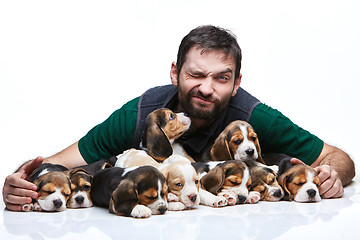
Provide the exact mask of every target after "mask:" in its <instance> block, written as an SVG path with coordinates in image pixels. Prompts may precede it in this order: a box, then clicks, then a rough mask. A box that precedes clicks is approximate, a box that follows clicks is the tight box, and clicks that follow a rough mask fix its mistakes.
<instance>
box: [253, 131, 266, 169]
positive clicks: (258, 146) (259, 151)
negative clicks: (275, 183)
mask: <svg viewBox="0 0 360 240" xmlns="http://www.w3.org/2000/svg"><path fill="white" fill-rule="evenodd" d="M255 148H256V151H257V153H258V158H257V159H256V160H257V161H258V162H260V163H262V164H264V165H266V163H265V162H264V160H263V158H262V156H261V148H260V143H259V139H258V138H256V140H255Z"/></svg>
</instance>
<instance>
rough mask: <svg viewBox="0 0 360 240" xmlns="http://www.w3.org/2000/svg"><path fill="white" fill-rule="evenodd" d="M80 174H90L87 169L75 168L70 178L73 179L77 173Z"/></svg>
mask: <svg viewBox="0 0 360 240" xmlns="http://www.w3.org/2000/svg"><path fill="white" fill-rule="evenodd" d="M78 172H83V173H86V174H89V173H88V172H87V171H86V170H85V169H83V168H75V169H73V170H71V171H70V174H69V176H70V177H71V176H72V175H74V174H75V173H78Z"/></svg>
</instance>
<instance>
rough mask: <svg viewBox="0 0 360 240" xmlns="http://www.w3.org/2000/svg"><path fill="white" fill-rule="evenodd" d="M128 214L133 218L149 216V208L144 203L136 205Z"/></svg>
mask: <svg viewBox="0 0 360 240" xmlns="http://www.w3.org/2000/svg"><path fill="white" fill-rule="evenodd" d="M130 215H131V216H132V217H135V218H148V217H150V216H151V209H150V208H148V207H146V206H144V205H136V206H135V207H134V208H133V210H132V211H131V213H130Z"/></svg>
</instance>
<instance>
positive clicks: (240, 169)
mask: <svg viewBox="0 0 360 240" xmlns="http://www.w3.org/2000/svg"><path fill="white" fill-rule="evenodd" d="M192 165H193V166H194V167H195V169H196V171H197V172H198V174H199V176H200V184H201V188H200V203H201V204H204V205H207V206H213V207H222V206H226V205H235V204H242V203H256V202H258V201H259V200H260V194H259V193H258V192H249V191H248V186H249V185H250V184H251V177H250V171H249V168H248V167H247V166H246V164H245V163H244V162H242V161H239V160H229V161H219V162H214V161H213V162H208V163H192Z"/></svg>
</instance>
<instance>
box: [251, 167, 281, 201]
mask: <svg viewBox="0 0 360 240" xmlns="http://www.w3.org/2000/svg"><path fill="white" fill-rule="evenodd" d="M246 164H247V165H248V167H249V169H250V175H251V184H250V185H249V191H256V192H259V193H260V200H262V201H271V202H274V201H279V200H280V199H282V198H283V197H284V190H283V189H282V188H281V186H280V185H279V183H278V181H277V174H276V172H274V171H273V170H272V169H271V168H270V167H266V166H257V165H256V164H254V163H253V162H246Z"/></svg>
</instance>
